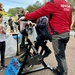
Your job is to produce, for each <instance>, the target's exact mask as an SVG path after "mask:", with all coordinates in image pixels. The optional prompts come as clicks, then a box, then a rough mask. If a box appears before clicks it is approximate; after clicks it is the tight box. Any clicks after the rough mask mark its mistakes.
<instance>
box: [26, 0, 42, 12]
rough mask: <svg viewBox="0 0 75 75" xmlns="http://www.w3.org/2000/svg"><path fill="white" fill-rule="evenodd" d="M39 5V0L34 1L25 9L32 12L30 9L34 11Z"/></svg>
mask: <svg viewBox="0 0 75 75" xmlns="http://www.w3.org/2000/svg"><path fill="white" fill-rule="evenodd" d="M41 6H42V4H41V3H40V2H39V1H36V3H35V4H33V5H29V6H28V7H27V8H26V10H28V11H29V12H32V11H34V10H36V9H38V8H40V7H41Z"/></svg>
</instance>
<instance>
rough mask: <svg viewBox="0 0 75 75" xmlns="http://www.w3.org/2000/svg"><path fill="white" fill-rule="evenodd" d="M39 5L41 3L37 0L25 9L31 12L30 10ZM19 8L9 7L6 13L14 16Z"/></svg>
mask: <svg viewBox="0 0 75 75" xmlns="http://www.w3.org/2000/svg"><path fill="white" fill-rule="evenodd" d="M41 6H42V4H41V3H40V2H39V1H37V2H36V3H35V4H33V5H29V6H28V7H27V8H26V9H25V10H28V11H29V12H32V11H34V10H36V9H38V8H40V7H41ZM20 8H21V7H16V8H11V9H9V10H8V13H9V14H12V16H15V15H16V14H18V12H19V9H20Z"/></svg>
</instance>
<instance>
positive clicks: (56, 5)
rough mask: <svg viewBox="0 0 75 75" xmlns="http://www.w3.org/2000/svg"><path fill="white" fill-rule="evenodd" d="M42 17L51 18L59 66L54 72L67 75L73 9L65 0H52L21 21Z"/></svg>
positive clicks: (51, 31) (50, 28)
mask: <svg viewBox="0 0 75 75" xmlns="http://www.w3.org/2000/svg"><path fill="white" fill-rule="evenodd" d="M42 16H48V18H49V25H48V30H49V33H50V34H51V35H52V45H53V49H54V53H55V57H56V60H57V65H58V66H57V67H56V68H55V69H54V70H53V71H54V72H56V73H57V75H67V63H66V57H65V49H66V44H67V43H68V41H69V38H70V35H69V32H70V26H71V23H72V7H71V6H70V5H69V4H68V2H66V1H65V0H50V1H49V2H47V3H46V4H45V5H43V6H42V7H41V8H39V9H37V10H35V11H33V12H31V13H28V14H25V15H24V16H23V17H21V18H20V19H19V21H20V20H21V19H26V20H35V19H38V18H40V17H42Z"/></svg>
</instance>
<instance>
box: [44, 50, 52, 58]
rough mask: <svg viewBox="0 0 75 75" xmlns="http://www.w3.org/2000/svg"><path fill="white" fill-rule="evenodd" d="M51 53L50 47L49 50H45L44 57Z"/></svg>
mask: <svg viewBox="0 0 75 75" xmlns="http://www.w3.org/2000/svg"><path fill="white" fill-rule="evenodd" d="M49 54H51V50H50V49H48V50H47V51H45V53H44V54H43V57H44V58H45V57H48V56H49Z"/></svg>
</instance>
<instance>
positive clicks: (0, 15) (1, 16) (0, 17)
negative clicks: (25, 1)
mask: <svg viewBox="0 0 75 75" xmlns="http://www.w3.org/2000/svg"><path fill="white" fill-rule="evenodd" d="M2 21H3V15H2V14H1V13H0V23H1V22H2Z"/></svg>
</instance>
